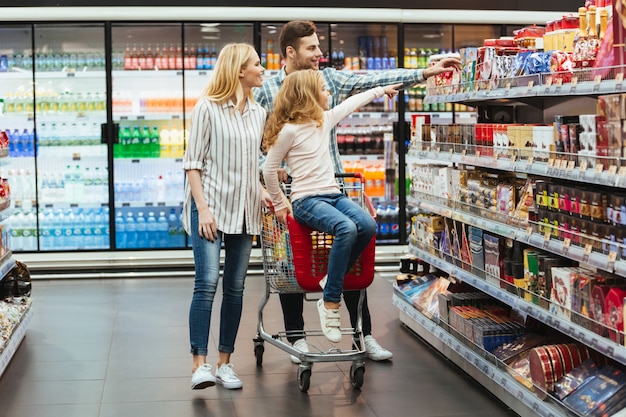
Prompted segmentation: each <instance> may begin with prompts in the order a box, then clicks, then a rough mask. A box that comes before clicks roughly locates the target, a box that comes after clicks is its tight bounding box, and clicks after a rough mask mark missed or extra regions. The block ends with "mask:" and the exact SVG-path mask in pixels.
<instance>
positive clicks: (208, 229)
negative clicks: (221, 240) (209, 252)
mask: <svg viewBox="0 0 626 417" xmlns="http://www.w3.org/2000/svg"><path fill="white" fill-rule="evenodd" d="M198 234H199V235H200V237H202V238H205V239H208V240H210V241H211V242H213V241H215V239H217V223H215V217H213V213H211V210H209V208H208V207H207V208H206V209H204V210H202V211H200V209H198Z"/></svg>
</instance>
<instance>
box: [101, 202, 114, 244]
mask: <svg viewBox="0 0 626 417" xmlns="http://www.w3.org/2000/svg"><path fill="white" fill-rule="evenodd" d="M110 214H111V211H110V210H109V207H108V206H104V207H101V208H100V210H98V215H99V216H100V222H99V223H98V224H99V225H100V229H102V230H103V233H102V237H101V240H100V245H99V246H100V247H101V248H108V247H109V246H111V227H110V225H109V216H110Z"/></svg>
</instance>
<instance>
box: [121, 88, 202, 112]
mask: <svg viewBox="0 0 626 417" xmlns="http://www.w3.org/2000/svg"><path fill="white" fill-rule="evenodd" d="M197 102H198V96H197V95H195V94H194V93H189V94H187V93H185V96H184V97H183V94H182V93H181V92H180V91H173V90H172V91H148V92H141V93H140V94H136V93H133V92H131V91H127V90H117V91H114V92H113V97H112V104H113V113H114V114H115V115H120V116H122V115H126V114H137V113H167V114H172V113H173V114H177V115H181V114H182V113H183V110H184V111H185V112H187V113H191V111H192V110H193V108H194V106H195V105H196V103H197ZM183 106H184V107H183Z"/></svg>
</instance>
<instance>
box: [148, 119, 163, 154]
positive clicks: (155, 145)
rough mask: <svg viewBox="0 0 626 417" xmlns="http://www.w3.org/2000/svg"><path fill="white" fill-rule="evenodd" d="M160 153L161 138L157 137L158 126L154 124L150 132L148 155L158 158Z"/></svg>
mask: <svg viewBox="0 0 626 417" xmlns="http://www.w3.org/2000/svg"><path fill="white" fill-rule="evenodd" d="M160 153H161V138H160V137H159V127H158V126H154V127H153V128H152V133H151V134H150V157H151V158H158V157H159V154H160Z"/></svg>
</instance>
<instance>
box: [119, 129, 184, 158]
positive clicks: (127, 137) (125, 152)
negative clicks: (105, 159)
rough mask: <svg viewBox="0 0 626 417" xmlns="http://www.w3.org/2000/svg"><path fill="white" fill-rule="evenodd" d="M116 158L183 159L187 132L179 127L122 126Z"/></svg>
mask: <svg viewBox="0 0 626 417" xmlns="http://www.w3.org/2000/svg"><path fill="white" fill-rule="evenodd" d="M118 135H119V144H118V146H116V148H115V157H116V158H182V157H183V155H184V152H185V137H186V132H185V130H183V129H179V128H177V127H172V128H171V129H170V128H169V127H168V126H163V127H162V128H161V129H160V130H159V127H158V126H153V127H152V129H150V127H148V126H144V127H143V128H140V127H139V126H134V127H133V128H132V130H131V127H130V126H124V127H122V126H120V128H119V133H118Z"/></svg>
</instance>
